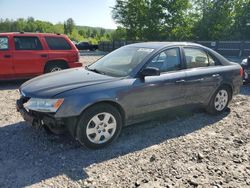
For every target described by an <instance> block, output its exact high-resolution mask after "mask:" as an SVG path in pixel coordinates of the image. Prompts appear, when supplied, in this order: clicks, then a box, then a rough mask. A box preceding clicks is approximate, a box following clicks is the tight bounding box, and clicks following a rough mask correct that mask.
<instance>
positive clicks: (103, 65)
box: [87, 46, 154, 77]
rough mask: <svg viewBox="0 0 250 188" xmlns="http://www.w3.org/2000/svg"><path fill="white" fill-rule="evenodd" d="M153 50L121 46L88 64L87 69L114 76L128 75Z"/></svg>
mask: <svg viewBox="0 0 250 188" xmlns="http://www.w3.org/2000/svg"><path fill="white" fill-rule="evenodd" d="M153 51H154V49H151V48H140V47H130V46H126V47H122V48H119V49H117V50H115V51H113V52H111V53H110V54H108V55H106V56H104V57H103V58H101V59H100V60H98V61H97V62H96V63H94V64H92V65H90V66H88V67H87V69H88V70H92V71H95V72H100V73H102V74H106V75H110V76H115V77H123V76H128V75H129V74H130V73H131V72H132V71H133V70H134V68H135V67H137V66H138V65H139V64H140V63H142V61H143V60H144V59H145V58H146V56H147V55H149V54H150V53H151V52H153Z"/></svg>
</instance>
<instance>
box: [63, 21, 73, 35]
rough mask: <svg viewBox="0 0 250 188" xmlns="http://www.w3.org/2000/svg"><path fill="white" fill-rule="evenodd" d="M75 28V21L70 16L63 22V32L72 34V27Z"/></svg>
mask: <svg viewBox="0 0 250 188" xmlns="http://www.w3.org/2000/svg"><path fill="white" fill-rule="evenodd" d="M74 28H75V22H74V20H73V19H72V18H69V19H67V20H66V22H64V33H65V34H72V32H73V29H74Z"/></svg>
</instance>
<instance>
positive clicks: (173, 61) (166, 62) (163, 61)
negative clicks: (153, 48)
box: [147, 48, 181, 72]
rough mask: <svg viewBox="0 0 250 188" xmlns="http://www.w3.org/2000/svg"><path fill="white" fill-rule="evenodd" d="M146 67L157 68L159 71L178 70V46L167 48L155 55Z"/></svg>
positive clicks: (179, 64) (179, 66)
mask: <svg viewBox="0 0 250 188" xmlns="http://www.w3.org/2000/svg"><path fill="white" fill-rule="evenodd" d="M147 67H155V68H158V69H159V70H160V71H161V72H169V71H176V70H180V68H181V62H180V52H179V48H173V49H168V50H165V51H163V52H161V53H160V54H158V55H157V56H155V57H154V59H153V60H152V61H151V62H150V63H149V64H148V65H147Z"/></svg>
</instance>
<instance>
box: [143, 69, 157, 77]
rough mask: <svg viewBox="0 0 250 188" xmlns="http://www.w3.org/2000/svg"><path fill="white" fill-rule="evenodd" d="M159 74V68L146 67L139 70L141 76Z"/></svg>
mask: <svg viewBox="0 0 250 188" xmlns="http://www.w3.org/2000/svg"><path fill="white" fill-rule="evenodd" d="M160 74H161V72H160V70H159V69H158V68H155V67H147V68H145V69H143V70H142V71H141V76H143V77H145V76H159V75H160Z"/></svg>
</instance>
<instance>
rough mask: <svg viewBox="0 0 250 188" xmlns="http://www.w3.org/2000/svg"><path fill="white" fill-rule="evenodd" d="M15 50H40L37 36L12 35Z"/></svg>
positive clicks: (40, 46)
mask: <svg viewBox="0 0 250 188" xmlns="http://www.w3.org/2000/svg"><path fill="white" fill-rule="evenodd" d="M14 42H15V49H16V50H42V49H43V48H42V45H41V42H40V40H39V39H38V37H14Z"/></svg>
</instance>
